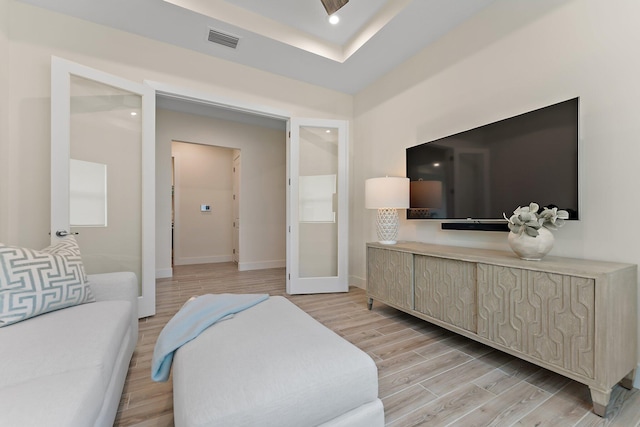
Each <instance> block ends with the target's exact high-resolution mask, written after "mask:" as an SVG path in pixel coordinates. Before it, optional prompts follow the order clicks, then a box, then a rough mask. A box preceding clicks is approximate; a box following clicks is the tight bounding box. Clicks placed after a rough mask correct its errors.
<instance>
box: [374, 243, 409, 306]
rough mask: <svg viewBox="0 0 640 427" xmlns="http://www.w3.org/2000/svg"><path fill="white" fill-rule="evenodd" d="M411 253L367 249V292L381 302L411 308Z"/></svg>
mask: <svg viewBox="0 0 640 427" xmlns="http://www.w3.org/2000/svg"><path fill="white" fill-rule="evenodd" d="M412 286H413V254H410V253H406V252H400V251H390V250H386V249H378V248H368V249H367V293H368V294H369V296H370V297H373V298H376V299H378V300H380V301H382V302H388V303H390V304H393V305H396V306H399V307H402V308H407V309H413V291H412Z"/></svg>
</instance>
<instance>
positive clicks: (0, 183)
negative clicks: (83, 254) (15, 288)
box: [0, 0, 11, 242]
mask: <svg viewBox="0 0 640 427" xmlns="http://www.w3.org/2000/svg"><path fill="white" fill-rule="evenodd" d="M9 53H10V48H9V1H8V0H0V58H2V60H0V94H2V96H0V242H5V241H6V240H7V238H8V237H7V234H8V229H9V201H10V200H9V188H8V186H9V177H8V173H9V162H10V160H9V159H10V154H9V153H10V152H9V96H8V94H9V90H10V88H11V85H10V82H9V64H10V62H11V56H10V54H9Z"/></svg>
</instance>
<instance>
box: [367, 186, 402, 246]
mask: <svg viewBox="0 0 640 427" xmlns="http://www.w3.org/2000/svg"><path fill="white" fill-rule="evenodd" d="M364 196H365V207H366V208H367V209H378V216H377V227H378V240H379V241H380V243H383V244H387V245H393V244H395V243H396V238H397V237H398V226H399V222H400V221H399V219H398V211H397V209H406V208H408V207H409V178H402V177H389V176H387V177H384V178H370V179H367V180H366V181H365V186H364Z"/></svg>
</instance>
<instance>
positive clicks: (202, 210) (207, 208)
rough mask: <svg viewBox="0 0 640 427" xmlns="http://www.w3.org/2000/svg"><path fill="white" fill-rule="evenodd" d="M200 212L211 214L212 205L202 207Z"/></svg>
mask: <svg viewBox="0 0 640 427" xmlns="http://www.w3.org/2000/svg"><path fill="white" fill-rule="evenodd" d="M200 212H211V205H200Z"/></svg>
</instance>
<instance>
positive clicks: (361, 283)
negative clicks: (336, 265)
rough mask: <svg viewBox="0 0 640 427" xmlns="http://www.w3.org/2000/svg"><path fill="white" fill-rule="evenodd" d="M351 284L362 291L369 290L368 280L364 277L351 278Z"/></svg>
mask: <svg viewBox="0 0 640 427" xmlns="http://www.w3.org/2000/svg"><path fill="white" fill-rule="evenodd" d="M349 284H350V285H352V286H355V287H356V288H360V289H365V290H366V289H367V280H366V279H365V278H363V277H358V276H349Z"/></svg>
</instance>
